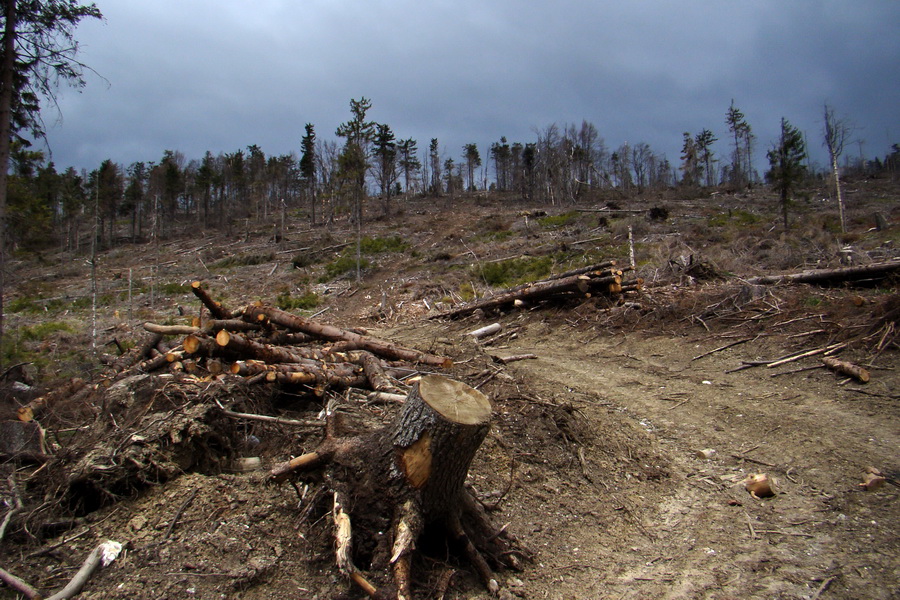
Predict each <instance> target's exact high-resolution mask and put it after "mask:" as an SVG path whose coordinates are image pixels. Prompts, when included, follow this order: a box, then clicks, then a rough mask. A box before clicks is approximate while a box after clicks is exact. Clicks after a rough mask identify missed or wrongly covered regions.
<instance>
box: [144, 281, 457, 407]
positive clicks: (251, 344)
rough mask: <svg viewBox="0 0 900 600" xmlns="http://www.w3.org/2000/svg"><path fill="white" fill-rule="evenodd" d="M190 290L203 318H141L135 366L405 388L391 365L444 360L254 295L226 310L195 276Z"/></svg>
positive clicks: (322, 386)
mask: <svg viewBox="0 0 900 600" xmlns="http://www.w3.org/2000/svg"><path fill="white" fill-rule="evenodd" d="M192 290H193V292H194V294H195V295H196V296H197V297H198V298H199V299H200V301H201V302H202V303H203V305H204V306H205V307H206V308H207V309H208V311H209V316H210V318H208V319H202V318H195V321H194V324H193V325H159V324H155V323H145V324H144V328H145V329H146V330H147V331H150V332H152V333H153V334H155V336H154V337H153V338H152V339H150V340H148V342H147V344H145V345H144V346H143V347H142V349H138V350H137V352H139V353H140V352H142V353H144V355H145V356H149V355H150V354H153V356H149V358H146V359H145V360H143V361H142V362H140V363H139V365H138V368H139V369H140V370H142V371H144V372H150V371H154V370H156V369H160V368H163V367H166V366H168V367H169V368H171V369H173V370H176V371H184V372H187V373H189V374H193V375H197V376H205V375H218V374H220V373H223V372H226V371H230V372H231V373H233V374H235V375H240V376H243V377H246V378H248V381H249V382H250V383H254V382H262V381H265V382H271V383H276V382H277V383H280V384H283V385H302V386H307V387H309V388H311V389H312V390H313V391H314V392H315V393H316V394H317V395H321V394H322V393H324V391H325V390H326V389H328V388H347V387H356V388H364V389H371V390H374V391H376V392H383V393H405V390H400V389H398V386H397V385H396V384H395V383H394V379H393V378H392V377H391V374H392V371H395V370H396V371H399V370H406V371H407V372H409V371H412V370H415V367H416V366H418V365H424V366H427V367H429V368H434V367H441V368H444V367H449V366H450V365H451V364H452V361H451V360H450V359H449V358H446V357H443V356H437V355H434V354H429V353H427V352H421V351H419V350H415V349H412V348H406V347H403V346H400V345H397V344H395V343H393V342H391V341H389V340H385V339H381V338H378V337H374V336H371V335H367V334H365V333H360V332H358V331H350V330H345V329H341V328H339V327H335V326H332V325H326V324H323V323H320V322H317V321H314V320H312V319H308V318H306V317H302V316H300V315H296V314H293V313H289V312H286V311H283V310H280V309H278V308H276V307H274V306H271V305H268V304H264V303H262V302H256V303H253V304H250V305H248V306H246V307H244V308H242V309H240V310H237V311H234V312H232V311H230V310H228V309H226V308H224V307H223V306H222V305H221V304H219V303H218V302H216V301H215V300H213V299H212V298H211V297H210V296H209V294H208V293H207V292H206V290H204V289H203V287H202V285H201V283H200V282H198V281H195V282H194V283H193V284H192ZM172 335H179V336H185V337H184V338H183V340H182V341H181V343H180V344H177V345H176V346H174V347H171V348H168V349H165V350H164V351H162V352H160V351H159V350H158V349H157V350H154V348H158V346H159V342H160V339H161V336H172ZM395 374H396V373H395Z"/></svg>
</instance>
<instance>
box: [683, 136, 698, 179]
mask: <svg viewBox="0 0 900 600" xmlns="http://www.w3.org/2000/svg"><path fill="white" fill-rule="evenodd" d="M682 135H683V136H684V143H683V144H682V147H681V173H682V175H681V184H682V185H688V186H692V185H698V184H699V182H700V181H699V180H700V158H699V155H698V153H697V143H696V141H694V138H692V137H691V134H690V133H688V132H687V131H685V132H684V134H682Z"/></svg>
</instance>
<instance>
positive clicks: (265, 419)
mask: <svg viewBox="0 0 900 600" xmlns="http://www.w3.org/2000/svg"><path fill="white" fill-rule="evenodd" d="M222 414H223V415H225V416H226V417H231V418H232V419H246V420H248V421H260V422H262V423H275V424H276V425H296V426H298V427H324V426H325V422H324V421H310V420H305V421H298V420H297V419H285V418H283V417H272V416H269V415H256V414H251V413H242V412H234V411H233V410H223V411H222Z"/></svg>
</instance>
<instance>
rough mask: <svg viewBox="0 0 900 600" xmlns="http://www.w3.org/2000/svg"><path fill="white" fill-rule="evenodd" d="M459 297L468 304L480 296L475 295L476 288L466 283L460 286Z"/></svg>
mask: <svg viewBox="0 0 900 600" xmlns="http://www.w3.org/2000/svg"><path fill="white" fill-rule="evenodd" d="M459 297H460V298H462V299H463V302H468V301H469V300H474V299H475V298H477V297H478V294H476V293H475V287H474V286H472V284H471V283H469V282H466V283H463V284H462V285H460V286H459Z"/></svg>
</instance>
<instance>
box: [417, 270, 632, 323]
mask: <svg viewBox="0 0 900 600" xmlns="http://www.w3.org/2000/svg"><path fill="white" fill-rule="evenodd" d="M630 271H632V268H631V267H627V266H626V267H622V268H617V267H616V261H614V260H609V261H606V262H602V263H598V264H594V265H590V266H587V267H582V268H580V269H575V270H572V271H567V272H565V273H560V274H558V275H553V276H552V277H548V278H547V279H542V280H540V281H532V282H530V283H526V284H522V285H519V286H516V287H512V288H508V289H506V290H503V291H500V292H497V293H496V294H493V295H491V296H488V297H486V298H481V299H478V300H475V301H473V302H469V303H468V304H465V305H464V306H460V307H457V308H454V309H452V310H449V311H446V312H442V313H440V314H437V315H433V316H432V317H431V318H432V319H438V318H450V319H455V318H458V317H463V316H466V315H470V314H472V313H473V312H475V311H476V310H493V309H502V308H506V307H510V306H517V307H523V306H527V305H529V304H534V303H536V302H541V301H544V300H547V299H549V298H562V299H565V298H574V297H579V298H590V297H592V296H598V295H599V296H606V297H609V298H617V297H619V296H620V295H621V294H623V293H625V292H631V291H639V290H640V289H641V287H642V286H643V283H644V282H643V280H642V279H639V278H633V279H627V280H626V279H625V273H628V272H630Z"/></svg>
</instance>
